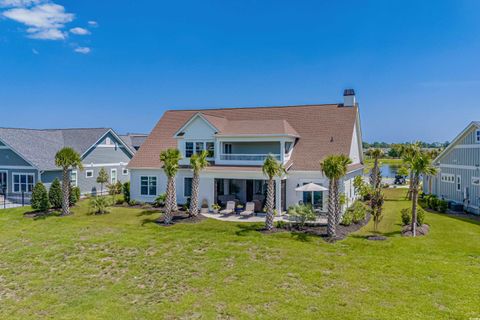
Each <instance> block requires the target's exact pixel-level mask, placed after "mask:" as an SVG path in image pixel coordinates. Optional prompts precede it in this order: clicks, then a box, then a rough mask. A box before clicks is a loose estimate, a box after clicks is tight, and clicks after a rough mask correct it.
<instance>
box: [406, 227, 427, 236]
mask: <svg viewBox="0 0 480 320" xmlns="http://www.w3.org/2000/svg"><path fill="white" fill-rule="evenodd" d="M429 231H430V226H429V225H428V224H424V225H422V226H420V227H417V234H416V236H417V237H419V236H426V235H427V234H428V232H429ZM412 235H413V232H412V226H411V225H408V226H404V227H403V228H402V236H403V237H411V236H412Z"/></svg>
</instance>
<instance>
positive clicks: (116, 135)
mask: <svg viewBox="0 0 480 320" xmlns="http://www.w3.org/2000/svg"><path fill="white" fill-rule="evenodd" d="M108 133H111V134H112V135H113V136H114V137H115V139H117V141H119V142H120V143H121V144H122V145H124V146H125V149H127V151H128V152H129V153H130V155H131V156H132V157H133V156H134V155H135V152H133V150H132V149H130V147H129V146H127V144H126V143H125V142H124V141H123V140H122V138H120V137H119V136H118V134H116V133H115V131H113V129H108V130H107V131H106V132H105V133H104V134H103V135H102V136H101V137H100V139H98V140H97V141H95V143H94V144H92V145H91V146H90V148H88V149H87V150H86V151H85V152H84V153H82V155H81V156H80V158H81V159H83V157H84V156H85V155H86V154H87V153H88V152H90V150H91V149H93V148H95V147H96V145H97V143H99V142H100V141H102V139H103V138H104V137H105V136H106V135H107V134H108Z"/></svg>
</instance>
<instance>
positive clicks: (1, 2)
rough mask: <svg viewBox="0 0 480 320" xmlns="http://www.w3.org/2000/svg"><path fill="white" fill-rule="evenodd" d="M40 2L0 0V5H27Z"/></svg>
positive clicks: (33, 0) (37, 0)
mask: <svg viewBox="0 0 480 320" xmlns="http://www.w3.org/2000/svg"><path fill="white" fill-rule="evenodd" d="M40 2H41V1H40V0H0V7H28V6H31V5H34V4H39V3H40Z"/></svg>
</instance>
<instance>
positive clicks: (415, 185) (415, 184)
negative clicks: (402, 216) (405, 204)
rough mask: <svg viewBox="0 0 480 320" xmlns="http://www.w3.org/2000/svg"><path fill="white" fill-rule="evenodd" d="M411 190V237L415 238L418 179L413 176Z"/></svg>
mask: <svg viewBox="0 0 480 320" xmlns="http://www.w3.org/2000/svg"><path fill="white" fill-rule="evenodd" d="M413 180H414V181H413V189H412V235H413V236H414V237H415V236H416V235H417V208H418V180H419V178H418V177H417V176H416V175H415V177H414V178H413Z"/></svg>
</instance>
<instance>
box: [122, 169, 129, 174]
mask: <svg viewBox="0 0 480 320" xmlns="http://www.w3.org/2000/svg"><path fill="white" fill-rule="evenodd" d="M122 175H124V176H128V168H123V169H122Z"/></svg>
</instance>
